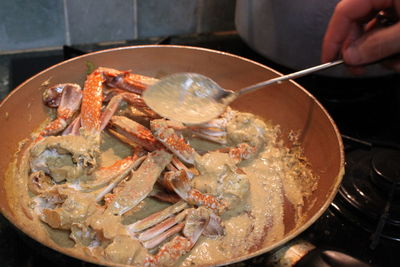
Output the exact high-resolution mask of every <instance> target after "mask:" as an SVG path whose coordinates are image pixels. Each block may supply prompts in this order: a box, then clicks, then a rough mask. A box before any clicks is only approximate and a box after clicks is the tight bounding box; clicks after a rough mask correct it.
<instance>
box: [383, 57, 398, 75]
mask: <svg viewBox="0 0 400 267" xmlns="http://www.w3.org/2000/svg"><path fill="white" fill-rule="evenodd" d="M382 65H383V66H384V67H386V68H388V69H393V70H394V71H396V72H400V56H396V57H391V58H390V59H388V60H385V61H383V62H382Z"/></svg>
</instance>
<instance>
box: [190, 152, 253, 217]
mask: <svg viewBox="0 0 400 267" xmlns="http://www.w3.org/2000/svg"><path fill="white" fill-rule="evenodd" d="M236 163H237V162H236V160H235V159H233V158H232V157H230V156H229V155H228V154H227V153H222V152H216V151H215V152H210V153H207V154H206V155H204V156H202V157H199V158H198V159H197V161H196V168H197V169H198V170H199V172H200V175H198V176H196V177H195V178H194V179H193V180H192V181H191V184H192V186H193V187H194V188H196V189H198V190H200V191H201V192H204V193H207V194H212V195H214V196H217V197H219V198H221V199H223V200H224V204H225V205H226V208H227V210H231V209H235V208H236V207H239V206H240V207H245V206H246V205H237V204H239V203H243V202H244V201H246V199H247V197H248V193H249V190H250V183H249V180H248V178H247V175H246V173H245V172H244V171H243V170H242V169H240V168H238V167H237V166H236Z"/></svg>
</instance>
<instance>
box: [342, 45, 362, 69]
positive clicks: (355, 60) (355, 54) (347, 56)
mask: <svg viewBox="0 0 400 267" xmlns="http://www.w3.org/2000/svg"><path fill="white" fill-rule="evenodd" d="M343 58H344V61H345V62H347V63H348V64H350V65H360V64H361V63H362V62H361V60H362V56H361V54H360V51H359V50H358V48H357V47H355V46H349V47H348V48H347V49H345V50H344V51H343Z"/></svg>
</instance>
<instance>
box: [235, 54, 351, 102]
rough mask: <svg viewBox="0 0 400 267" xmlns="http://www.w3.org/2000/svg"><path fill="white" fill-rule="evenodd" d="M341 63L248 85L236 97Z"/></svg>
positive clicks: (331, 63) (312, 68)
mask: <svg viewBox="0 0 400 267" xmlns="http://www.w3.org/2000/svg"><path fill="white" fill-rule="evenodd" d="M343 62H344V61H343V60H342V59H339V60H336V61H333V62H328V63H325V64H321V65H318V66H315V67H311V68H308V69H305V70H300V71H297V72H294V73H291V74H288V75H284V76H280V77H277V78H273V79H270V80H268V81H264V82H260V83H256V84H253V85H250V86H248V87H245V88H243V89H241V90H240V91H238V92H237V94H238V95H243V94H246V93H249V92H252V91H254V90H257V89H258V88H260V87H263V86H266V85H270V84H273V83H277V82H282V81H286V80H289V79H294V78H299V77H302V76H305V75H307V74H310V73H313V72H316V71H320V70H324V69H328V68H330V67H333V66H336V65H339V64H342V63H343Z"/></svg>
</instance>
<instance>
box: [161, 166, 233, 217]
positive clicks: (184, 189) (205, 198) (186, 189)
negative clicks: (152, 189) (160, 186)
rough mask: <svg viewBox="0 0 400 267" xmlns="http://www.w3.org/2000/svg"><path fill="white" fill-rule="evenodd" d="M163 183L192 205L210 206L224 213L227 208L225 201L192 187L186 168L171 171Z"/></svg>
mask: <svg viewBox="0 0 400 267" xmlns="http://www.w3.org/2000/svg"><path fill="white" fill-rule="evenodd" d="M163 183H164V184H166V186H167V187H168V188H172V190H173V191H174V192H175V193H176V194H178V195H179V196H180V197H181V198H182V199H183V200H185V201H186V202H188V203H189V204H191V205H195V206H204V207H208V208H210V209H212V210H214V211H216V212H218V213H222V212H223V211H224V210H225V209H226V204H225V203H224V201H222V200H220V199H218V198H217V197H215V196H213V195H211V194H203V193H202V192H200V191H199V190H197V189H195V188H192V186H191V185H190V181H189V179H188V176H187V174H186V172H185V171H184V170H180V171H176V172H169V175H167V176H165V180H164V182H163Z"/></svg>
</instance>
